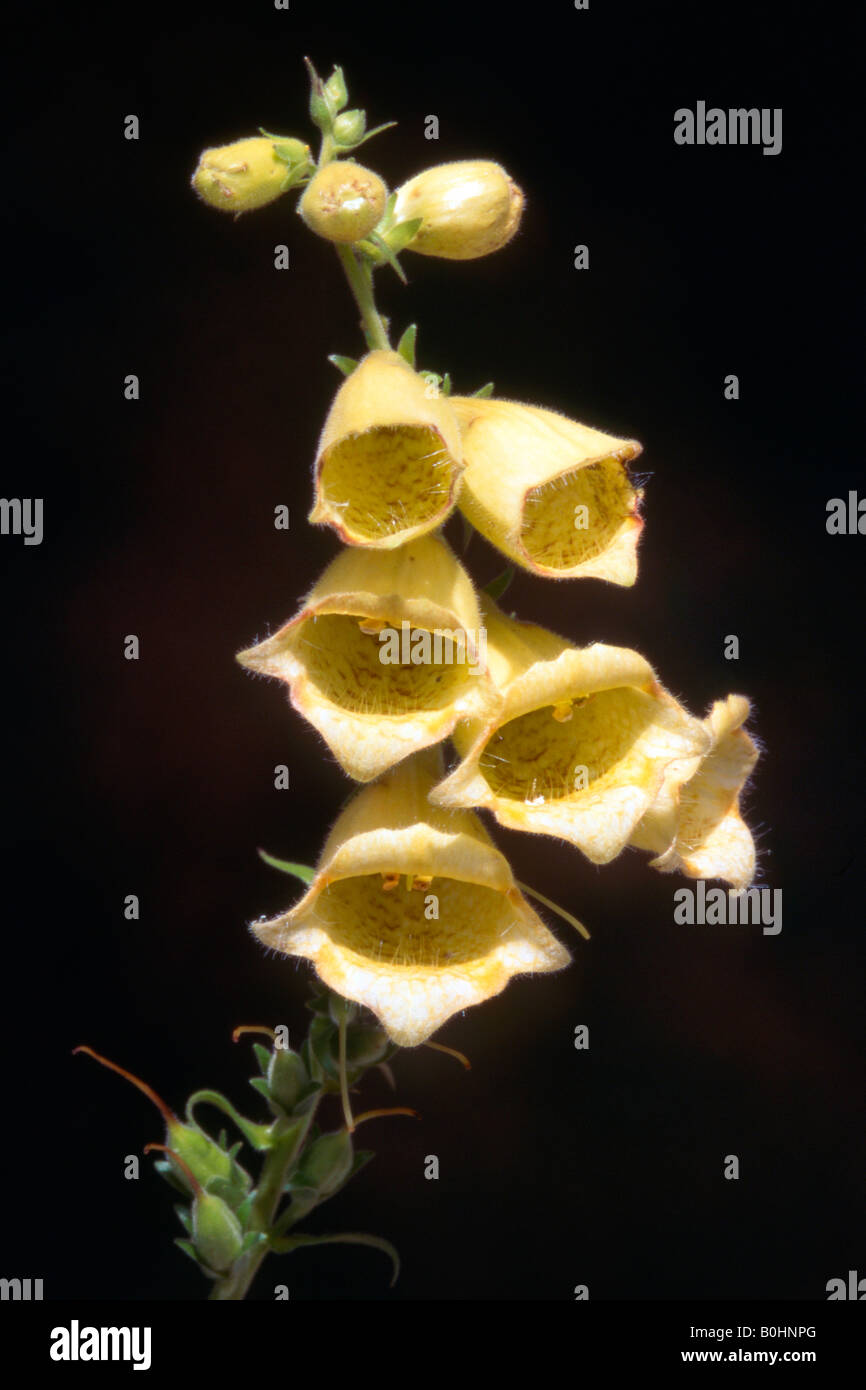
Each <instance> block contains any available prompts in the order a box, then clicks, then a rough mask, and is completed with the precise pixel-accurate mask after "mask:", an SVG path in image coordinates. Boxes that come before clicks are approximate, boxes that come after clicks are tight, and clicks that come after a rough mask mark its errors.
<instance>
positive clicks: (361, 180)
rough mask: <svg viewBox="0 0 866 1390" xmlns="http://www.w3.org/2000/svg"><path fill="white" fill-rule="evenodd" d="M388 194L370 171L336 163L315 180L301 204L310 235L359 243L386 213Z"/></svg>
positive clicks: (300, 211) (322, 170)
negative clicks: (313, 233)
mask: <svg viewBox="0 0 866 1390" xmlns="http://www.w3.org/2000/svg"><path fill="white" fill-rule="evenodd" d="M387 197H388V190H387V189H386V187H385V185H384V183H383V182H382V180H381V179H380V178H379V175H378V174H374V173H373V172H372V170H371V169H365V168H364V167H363V165H361V164H355V163H353V162H352V161H351V160H348V159H335V160H332V161H331V163H330V164H326V165H325V167H324V168H323V169H320V170H319V172H318V173H317V174H315V175H314V176H313V178H312V179H311V180H310V182H309V183H308V184H307V187H306V188H305V189H304V195H303V197H302V198H301V201H300V203H299V204H298V212H299V213H300V214H301V216H302V217H303V219H304V221H305V222H306V224H307V226H308V227H309V229H310V231H311V232H315V233H316V235H317V236H321V237H325V239H326V240H327V241H337V242H352V241H360V240H361V239H362V238H363V237H365V236H367V235H368V234H369V233H370V232H372V230H373V228H374V227H375V226H376V223H377V222H379V221H380V219H381V217H382V214H383V212H384V211H385V203H386V201H387Z"/></svg>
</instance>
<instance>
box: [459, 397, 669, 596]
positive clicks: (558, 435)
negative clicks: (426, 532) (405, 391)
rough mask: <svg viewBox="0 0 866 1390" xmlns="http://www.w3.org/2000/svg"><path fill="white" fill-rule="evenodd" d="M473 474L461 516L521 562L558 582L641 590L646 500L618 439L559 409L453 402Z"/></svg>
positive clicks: (631, 447) (629, 451) (630, 447)
mask: <svg viewBox="0 0 866 1390" xmlns="http://www.w3.org/2000/svg"><path fill="white" fill-rule="evenodd" d="M450 399H451V404H452V406H453V408H454V413H455V415H456V416H457V419H458V421H459V424H460V433H461V437H462V441H463V457H464V460H465V463H466V471H465V473H464V474H463V486H462V489H461V493H460V504H459V505H460V510H461V511H462V512H463V513H464V515H465V516H466V517H467V519H468V520H469V521H471V523H472V525H473V526H474V527H475V529H476V530H477V531H480V532H481V534H482V535H483V536H486V538H487V539H488V540H489V541H490V542H491V543H492V544H493V545H495V546H497V547H498V548H499V549H500V550H501V551H503V552H504V553H505V554H506V555H507V556H508V557H509V559H511V560H513V561H514V562H515V564H518V565H521V566H522V567H523V568H524V569H528V570H531V571H532V572H533V574H542V575H545V576H546V577H548V578H551V579H577V578H587V577H592V578H596V579H608V580H610V581H611V583H613V584H633V583H634V581H635V577H636V575H637V543H638V539H639V537H640V533H641V530H642V527H643V522H642V521H641V519H640V517H639V516H638V505H639V503H640V500H641V497H642V493H641V492H640V491H639V490H638V489H636V488H635V487H634V485H633V483H632V481H631V478H630V476H629V472H628V468H627V464H628V463H629V462H630V461H631V460H632V459H635V458H637V456H638V454H640V452H641V445H640V444H638V442H637V440H635V439H615V438H614V437H613V435H609V434H603V433H602V432H601V430H594V429H590V428H589V427H588V426H587V425H580V424H578V423H577V421H576V420H569V419H567V418H566V416H564V415H559V414H557V413H556V411H553V410H542V409H541V408H540V407H538V406H532V405H520V404H518V403H517V402H515V401H500V400H484V399H481V398H478V397H476V396H452V397H451V398H450Z"/></svg>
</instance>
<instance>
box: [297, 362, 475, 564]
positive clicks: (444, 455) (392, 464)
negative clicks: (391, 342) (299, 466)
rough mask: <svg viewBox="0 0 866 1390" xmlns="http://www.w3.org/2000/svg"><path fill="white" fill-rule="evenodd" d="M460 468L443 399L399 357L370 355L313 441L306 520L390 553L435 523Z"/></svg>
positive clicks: (447, 505)
mask: <svg viewBox="0 0 866 1390" xmlns="http://www.w3.org/2000/svg"><path fill="white" fill-rule="evenodd" d="M462 471H463V456H462V450H461V444H460V431H459V428H458V425H457V421H456V419H455V416H454V412H453V411H452V409H451V406H450V404H449V402H448V400H447V399H446V398H445V397H444V396H440V395H437V394H436V392H435V391H434V390H433V388H431V387H428V386H427V384H426V383H425V381H424V379H423V377H421V376H419V374H418V373H417V372H416V371H413V369H412V368H411V367H410V366H409V364H408V362H406V361H404V359H403V358H402V357H401V356H400V354H399V353H397V352H385V351H380V350H377V351H375V352H370V353H368V354H367V356H366V357H365V358H364V359H363V361H362V362H361V363H360V364H359V365H358V366H357V367H356V368H355V370H354V371H353V372H352V374H351V375H350V376H349V377H347V378H346V380H345V381H344V382H343V385H342V386H341V387H340V389H339V391H338V392H337V395H336V398H335V400H334V403H333V405H332V406H331V410H330V413H329V415H328V418H327V420H326V421H325V428H324V429H323V431H322V437H321V439H320V440H319V449H318V455H317V459H316V497H315V505H314V507H313V510H312V511H311V512H310V517H309V519H310V521H314V522H321V523H324V524H326V525H328V526H333V528H334V530H335V531H336V532H337V534H338V535H339V537H340V539H341V540H342V541H344V542H345V543H346V544H347V545H363V546H377V547H379V548H380V549H383V550H389V549H392V548H394V547H396V546H400V545H405V543H406V542H407V541H411V540H414V539H415V538H416V537H417V536H422V535H424V534H425V532H427V531H432V530H434V529H435V528H436V527H437V526H441V525H442V523H443V521H445V519H446V517H447V516H448V515H449V513H450V512H451V510H452V508H453V507H454V503H455V501H456V498H457V492H458V489H459V486H460V478H461V474H462Z"/></svg>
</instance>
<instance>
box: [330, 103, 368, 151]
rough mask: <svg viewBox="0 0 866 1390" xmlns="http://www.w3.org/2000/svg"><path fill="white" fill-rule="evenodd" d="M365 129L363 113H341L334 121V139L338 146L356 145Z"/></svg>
mask: <svg viewBox="0 0 866 1390" xmlns="http://www.w3.org/2000/svg"><path fill="white" fill-rule="evenodd" d="M366 129H367V117H366V116H365V115H364V112H363V111H343V112H342V113H341V114H340V115H339V116H338V117H337V119H336V120H335V121H334V139H335V140H336V142H337V144H338V145H344V146H346V147H349V146H351V145H357V143H358V141H359V140H361V139H362V137H363V135H364V131H365V130H366Z"/></svg>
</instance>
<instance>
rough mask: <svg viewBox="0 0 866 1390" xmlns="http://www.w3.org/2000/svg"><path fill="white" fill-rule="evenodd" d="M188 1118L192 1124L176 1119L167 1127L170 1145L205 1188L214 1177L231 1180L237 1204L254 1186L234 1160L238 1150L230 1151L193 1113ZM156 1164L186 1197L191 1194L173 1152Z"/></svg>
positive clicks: (185, 1177)
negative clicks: (199, 1122)
mask: <svg viewBox="0 0 866 1390" xmlns="http://www.w3.org/2000/svg"><path fill="white" fill-rule="evenodd" d="M189 1120H190V1123H189V1124H183V1123H182V1122H181V1121H180V1120H175V1121H174V1122H173V1123H172V1124H171V1125H169V1126H168V1136H167V1143H168V1147H169V1148H170V1149H172V1150H173V1151H174V1152H175V1153H177V1154H178V1155H179V1157H180V1158H181V1159H182V1160H183V1161H184V1162H185V1163H186V1165H187V1167H188V1168H189V1169H190V1171H191V1172H192V1174H193V1176H194V1177H195V1178H196V1180H197V1181H198V1182H199V1183H200V1184H201V1185H202V1187H206V1186H207V1184H208V1182H209V1181H210V1180H211V1178H222V1179H223V1180H224V1181H225V1182H227V1183H229V1184H230V1186H231V1189H232V1192H233V1205H235V1206H236V1205H237V1204H238V1203H239V1202H241V1201H242V1200H243V1198H244V1196H245V1195H246V1193H247V1192H248V1191H249V1189H250V1187H251V1185H252V1178H251V1177H250V1175H249V1173H247V1172H246V1170H245V1169H244V1168H242V1167H241V1166H240V1164H239V1163H237V1162H236V1161H235V1157H234V1154H235V1153H236V1152H237V1150H236V1149H235V1150H233V1151H232V1152H231V1153H229V1152H227V1151H226V1149H225V1148H224V1147H222V1146H221V1145H220V1144H217V1143H216V1142H215V1140H213V1139H212V1138H211V1136H210V1135H209V1134H208V1133H206V1131H205V1130H203V1129H202V1128H201V1126H200V1125H199V1124H197V1123H196V1121H195V1120H194V1119H193V1117H192V1116H189ZM155 1167H156V1169H157V1171H158V1172H159V1173H161V1174H162V1176H163V1177H167V1178H169V1181H170V1182H171V1184H172V1186H173V1187H176V1188H177V1189H178V1190H179V1191H181V1192H182V1193H183V1194H184V1195H185V1196H190V1195H191V1194H192V1189H191V1188H190V1185H189V1179H188V1178H187V1175H186V1173H185V1172H184V1170H183V1169H182V1168H181V1167H180V1166H179V1165H178V1164H176V1163H175V1161H174V1158H173V1157H172V1155H171V1154H168V1155H166V1157H165V1159H160V1160H157V1162H156V1164H155Z"/></svg>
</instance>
